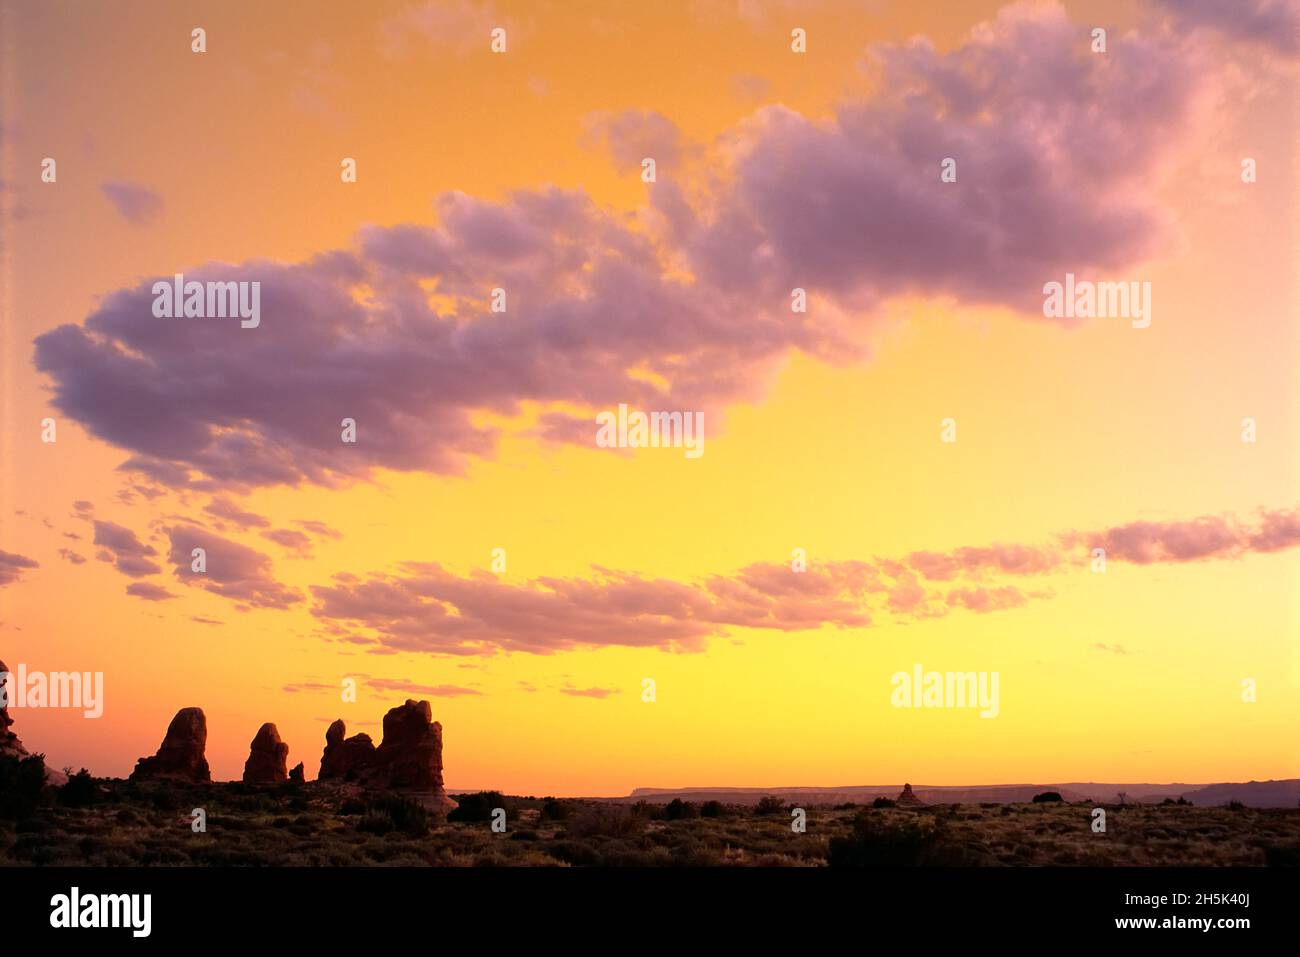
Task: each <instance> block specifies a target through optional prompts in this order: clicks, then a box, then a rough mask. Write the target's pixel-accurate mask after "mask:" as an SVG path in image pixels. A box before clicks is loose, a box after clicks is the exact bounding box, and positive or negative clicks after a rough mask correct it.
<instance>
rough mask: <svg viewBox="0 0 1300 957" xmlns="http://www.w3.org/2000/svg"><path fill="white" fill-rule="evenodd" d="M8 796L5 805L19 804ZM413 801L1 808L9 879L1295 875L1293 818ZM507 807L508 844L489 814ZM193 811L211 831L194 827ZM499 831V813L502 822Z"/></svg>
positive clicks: (161, 799)
mask: <svg viewBox="0 0 1300 957" xmlns="http://www.w3.org/2000/svg"><path fill="white" fill-rule="evenodd" d="M11 793H12V792H11ZM455 798H456V800H457V801H458V802H459V806H458V807H457V808H456V809H455V810H453V811H452V812H451V813H450V814H449V815H447V817H446V818H444V817H442V816H441V815H438V814H435V813H432V812H430V811H429V810H427V809H426V807H425V806H423V805H422V804H421V803H420V801H419V800H418V798H415V797H412V796H410V795H404V794H401V793H396V792H390V793H378V794H376V793H374V792H363V791H360V790H359V789H355V788H352V787H350V786H348V785H321V784H316V783H307V784H289V785H282V786H279V787H273V788H266V787H257V786H252V785H246V784H241V783H231V784H210V785H178V784H172V783H159V782H126V781H119V780H101V779H95V778H91V777H90V776H89V775H85V774H82V775H74V776H73V777H72V779H71V780H70V781H69V783H68V784H67V785H66V786H65V787H63V788H62V789H60V790H58V791H56V792H54V793H52V794H51V793H50V792H49V791H48V790H46V791H45V792H43V796H42V797H41V798H40V799H39V800H37V801H35V802H28V803H26V804H23V803H22V802H17V803H15V802H13V801H10V802H8V803H7V804H6V805H5V806H4V807H3V808H0V864H3V865H6V866H26V865H89V866H125V865H163V866H168V865H198V866H226V865H234V866H244V865H253V866H259V865H260V866H375V865H404V866H447V867H464V866H478V867H483V866H488V867H496V866H539V867H551V866H559V867H563V866H579V867H582V866H596V867H600V866H616V867H621V866H634V867H659V866H669V867H680V866H686V867H714V866H728V867H729V866H742V867H743V866H757V867H824V866H828V865H829V866H884V867H906V866H1067V867H1068V866H1126V865H1129V866H1131V865H1137V866H1155V867H1159V866H1169V865H1180V866H1224V867H1228V866H1279V865H1280V866H1294V865H1296V864H1297V862H1300V809H1252V808H1245V807H1241V806H1224V807H1215V808H1205V807H1193V806H1190V805H1179V804H1153V805H1126V806H1119V805H1109V806H1105V807H1104V810H1105V811H1106V819H1105V820H1106V830H1105V832H1104V833H1099V832H1095V831H1094V830H1093V822H1094V810H1095V808H1094V805H1092V804H1085V803H1074V804H1069V803H1064V802H1054V801H1049V802H1047V803H1026V804H1000V805H960V804H958V805H928V806H922V807H906V808H904V807H895V806H887V805H885V804H884V802H881V803H882V806H873V805H865V806H858V805H848V804H841V805H837V806H833V807H832V806H824V807H815V806H814V807H808V808H805V809H803V810H804V813H805V815H806V830H805V831H804V832H803V833H797V832H796V831H795V830H794V829H793V828H792V823H793V822H794V821H795V820H796V817H797V815H796V814H795V812H794V809H793V808H790V807H788V806H785V805H783V804H782V802H780V801H779V800H777V799H772V800H769V801H765V802H762V803H760V804H759V805H758V806H757V807H742V806H739V805H725V804H720V803H717V802H706V803H704V804H693V803H689V802H680V801H678V802H674V803H671V804H668V805H663V804H645V803H641V804H627V803H614V802H609V801H599V800H585V799H555V798H538V797H509V796H502V795H500V794H497V793H495V792H481V793H478V794H473V795H457V796H455ZM495 808H504V809H505V820H504V828H505V829H504V831H503V832H502V831H500V830H497V831H494V830H493V817H494V815H493V810H494V809H495ZM195 809H202V811H203V815H202V818H203V824H204V828H203V829H201V830H196V823H195V822H196V818H197V816H196V815H195V813H194V812H195ZM496 818H497V820H498V828H500V826H501V824H500V823H499V822H500V815H499V814H497V815H496Z"/></svg>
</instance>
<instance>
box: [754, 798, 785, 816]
mask: <svg viewBox="0 0 1300 957" xmlns="http://www.w3.org/2000/svg"><path fill="white" fill-rule="evenodd" d="M784 810H785V802H784V801H782V800H781V799H780V798H779V797H777V796H776V795H775V794H765V795H763V796H762V797H761V798H759V799H758V803H757V804H755V805H754V813H755V814H757V815H759V816H760V817H763V816H766V815H769V814H780V813H781V812H782V811H784Z"/></svg>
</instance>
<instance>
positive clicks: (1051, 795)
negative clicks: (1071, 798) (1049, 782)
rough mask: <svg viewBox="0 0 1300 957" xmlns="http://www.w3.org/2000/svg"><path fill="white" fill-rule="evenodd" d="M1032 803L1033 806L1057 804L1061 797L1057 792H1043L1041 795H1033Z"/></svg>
mask: <svg viewBox="0 0 1300 957" xmlns="http://www.w3.org/2000/svg"><path fill="white" fill-rule="evenodd" d="M1033 801H1034V803H1035V804H1050V803H1059V802H1060V801H1061V795H1060V793H1058V792H1057V791H1044V792H1043V793H1042V794H1035V795H1034V798H1033Z"/></svg>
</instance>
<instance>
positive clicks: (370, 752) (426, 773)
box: [320, 699, 455, 809]
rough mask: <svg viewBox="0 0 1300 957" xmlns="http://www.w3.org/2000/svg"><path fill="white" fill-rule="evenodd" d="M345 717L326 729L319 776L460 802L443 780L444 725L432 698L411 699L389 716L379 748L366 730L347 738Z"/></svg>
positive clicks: (440, 804) (431, 800) (441, 802)
mask: <svg viewBox="0 0 1300 957" xmlns="http://www.w3.org/2000/svg"><path fill="white" fill-rule="evenodd" d="M346 733H347V729H346V727H345V726H344V724H343V721H342V720H341V719H340V720H338V721H335V722H334V723H333V724H331V725H330V726H329V730H328V731H326V732H325V752H324V753H323V754H322V755H321V762H320V779H321V780H322V781H328V780H344V781H353V782H356V783H358V784H361V785H363V786H365V787H370V788H403V789H409V790H413V791H419V792H424V797H425V803H426V804H430V805H431V806H433V807H435V808H441V809H447V808H451V807H455V802H454V801H452V800H451V799H450V798H448V797H447V793H446V791H445V790H444V787H443V781H442V725H441V724H439V723H438V722H437V721H434V720H433V709H432V708H430V707H429V702H427V701H412V700H410V699H407V701H406V703H405V704H403V705H400V706H398V707H396V708H393V709H392V710H390V711H389V712H388V713H387V714H386V715H384V737H383V740H382V741H381V742H380V744H379V747H378V748H375V747H374V745H373V743H372V742H371V740H370V736H369V735H366V734H357V735H353V736H352V737H350V738H346V739H345V738H344V735H345V734H346Z"/></svg>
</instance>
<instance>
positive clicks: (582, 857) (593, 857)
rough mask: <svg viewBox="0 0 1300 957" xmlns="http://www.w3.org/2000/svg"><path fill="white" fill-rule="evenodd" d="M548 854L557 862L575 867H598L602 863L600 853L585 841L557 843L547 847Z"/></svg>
mask: <svg viewBox="0 0 1300 957" xmlns="http://www.w3.org/2000/svg"><path fill="white" fill-rule="evenodd" d="M547 852H548V853H549V854H550V855H551V856H552V857H554V858H555V859H556V860H557V861H563V862H564V863H565V864H572V865H573V866H574V867H597V866H599V864H600V862H601V857H600V851H598V850H596V848H595V847H594V846H593V845H591V844H588V843H587V842H585V841H555V842H553V843H552V844H550V845H549V846H548V847H547Z"/></svg>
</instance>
